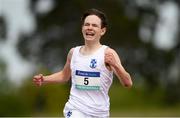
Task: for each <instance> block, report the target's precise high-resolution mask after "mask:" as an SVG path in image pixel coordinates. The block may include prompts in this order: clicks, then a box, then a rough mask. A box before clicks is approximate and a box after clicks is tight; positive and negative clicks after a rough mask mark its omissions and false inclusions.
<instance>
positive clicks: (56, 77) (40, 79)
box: [33, 48, 74, 86]
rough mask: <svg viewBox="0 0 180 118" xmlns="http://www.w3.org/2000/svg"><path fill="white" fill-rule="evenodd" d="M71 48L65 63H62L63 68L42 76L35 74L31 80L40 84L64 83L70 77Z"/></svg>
mask: <svg viewBox="0 0 180 118" xmlns="http://www.w3.org/2000/svg"><path fill="white" fill-rule="evenodd" d="M73 50H74V49H73V48H72V49H71V50H70V51H69V53H68V56H67V60H66V63H65V65H64V68H63V69H62V70H61V71H59V72H57V73H54V74H51V75H47V76H43V75H42V74H39V75H36V76H34V78H33V81H34V82H35V83H36V84H37V85H39V86H41V84H42V83H57V82H59V83H64V82H67V81H68V80H69V79H70V77H71V69H70V62H71V58H72V53H73Z"/></svg>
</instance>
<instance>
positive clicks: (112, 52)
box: [105, 47, 117, 55]
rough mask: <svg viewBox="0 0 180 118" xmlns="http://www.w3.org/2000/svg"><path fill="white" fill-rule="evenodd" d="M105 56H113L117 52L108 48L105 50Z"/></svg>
mask: <svg viewBox="0 0 180 118" xmlns="http://www.w3.org/2000/svg"><path fill="white" fill-rule="evenodd" d="M105 54H115V55H117V52H116V51H115V50H114V49H112V48H110V47H108V48H106V50H105Z"/></svg>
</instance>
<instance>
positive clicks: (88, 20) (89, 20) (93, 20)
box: [84, 15, 101, 25]
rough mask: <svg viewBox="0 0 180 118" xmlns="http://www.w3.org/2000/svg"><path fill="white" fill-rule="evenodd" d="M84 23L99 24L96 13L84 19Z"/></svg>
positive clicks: (99, 20)
mask: <svg viewBox="0 0 180 118" xmlns="http://www.w3.org/2000/svg"><path fill="white" fill-rule="evenodd" d="M84 23H92V24H99V25H101V19H100V18H99V17H98V16H96V15H89V16H87V17H86V18H85V19H84Z"/></svg>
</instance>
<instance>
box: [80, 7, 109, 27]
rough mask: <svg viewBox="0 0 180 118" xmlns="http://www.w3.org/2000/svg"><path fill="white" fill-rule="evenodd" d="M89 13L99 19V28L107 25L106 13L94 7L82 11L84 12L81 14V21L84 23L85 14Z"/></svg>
mask: <svg viewBox="0 0 180 118" xmlns="http://www.w3.org/2000/svg"><path fill="white" fill-rule="evenodd" d="M89 15H96V16H98V17H99V18H100V19H101V28H104V27H107V17H106V15H105V14H104V13H103V12H101V11H99V10H97V9H94V8H93V9H88V10H87V11H85V12H84V14H83V16H82V18H81V21H82V23H84V20H85V18H86V17H87V16H89Z"/></svg>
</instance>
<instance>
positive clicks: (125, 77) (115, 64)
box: [105, 48, 132, 87]
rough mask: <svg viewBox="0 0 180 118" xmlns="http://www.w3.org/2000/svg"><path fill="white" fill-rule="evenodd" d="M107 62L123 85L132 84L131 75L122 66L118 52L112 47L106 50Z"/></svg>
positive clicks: (129, 85) (128, 85)
mask: <svg viewBox="0 0 180 118" xmlns="http://www.w3.org/2000/svg"><path fill="white" fill-rule="evenodd" d="M105 63H106V64H107V65H109V67H110V69H111V70H113V72H114V73H115V75H116V76H117V77H118V79H119V80H120V82H121V83H122V85H123V86H125V87H131V86H132V80H131V76H130V75H129V73H128V72H126V70H125V69H124V67H123V66H122V64H121V61H120V58H119V56H118V54H117V53H116V52H115V51H114V50H113V49H111V48H108V49H107V50H106V52H105Z"/></svg>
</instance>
